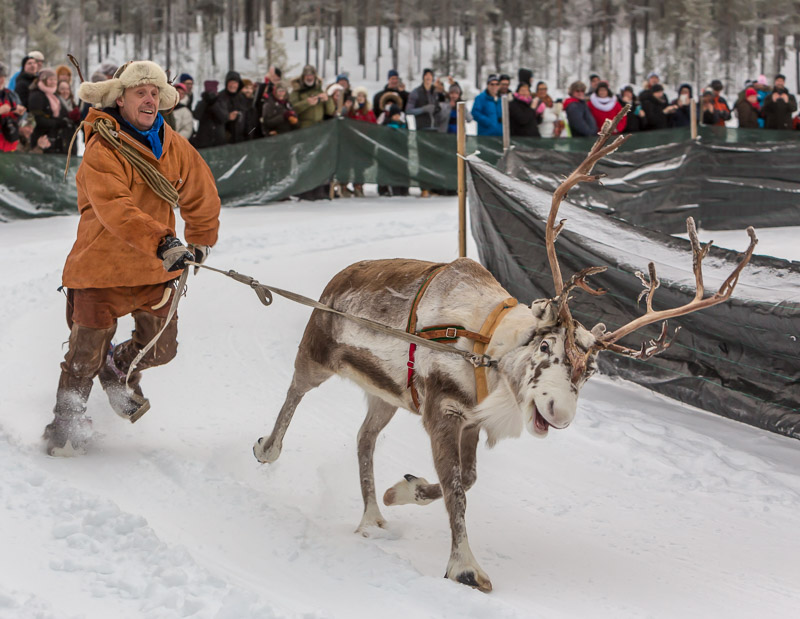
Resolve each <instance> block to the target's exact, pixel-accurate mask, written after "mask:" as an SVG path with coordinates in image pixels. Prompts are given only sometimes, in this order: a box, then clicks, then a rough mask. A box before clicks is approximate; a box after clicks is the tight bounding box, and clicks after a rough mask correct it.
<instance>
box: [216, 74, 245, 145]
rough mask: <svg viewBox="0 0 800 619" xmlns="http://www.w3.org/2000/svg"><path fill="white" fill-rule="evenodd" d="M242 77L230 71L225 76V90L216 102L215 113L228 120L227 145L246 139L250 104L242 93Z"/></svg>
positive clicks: (226, 123)
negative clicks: (247, 111)
mask: <svg viewBox="0 0 800 619" xmlns="http://www.w3.org/2000/svg"><path fill="white" fill-rule="evenodd" d="M242 86H243V82H242V77H241V76H240V75H239V73H237V72H236V71H228V74H227V75H226V76H225V89H224V90H223V91H222V92H220V93H219V94H218V95H217V97H216V99H215V100H214V104H213V107H214V108H215V111H216V112H217V113H218V114H219V115H220V116H224V117H225V118H226V120H225V143H226V144H236V143H238V142H242V141H244V140H245V139H246V137H245V112H246V110H247V107H248V104H247V100H246V99H245V97H244V95H243V94H242V93H241V90H242Z"/></svg>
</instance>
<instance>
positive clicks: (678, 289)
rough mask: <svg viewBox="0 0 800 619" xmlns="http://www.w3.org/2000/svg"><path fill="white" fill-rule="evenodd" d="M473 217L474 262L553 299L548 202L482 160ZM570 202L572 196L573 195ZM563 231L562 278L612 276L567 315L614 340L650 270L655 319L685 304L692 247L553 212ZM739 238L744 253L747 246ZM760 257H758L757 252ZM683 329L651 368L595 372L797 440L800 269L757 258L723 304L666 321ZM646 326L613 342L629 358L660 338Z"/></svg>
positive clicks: (577, 299)
mask: <svg viewBox="0 0 800 619" xmlns="http://www.w3.org/2000/svg"><path fill="white" fill-rule="evenodd" d="M468 169H469V185H468V195H469V201H470V218H471V226H472V234H473V236H474V238H475V240H476V242H477V245H478V251H479V254H480V259H481V262H482V263H483V264H484V265H486V266H487V268H489V270H490V271H491V272H492V273H493V274H494V275H495V276H496V277H497V278H498V280H499V281H500V282H501V283H502V284H503V286H505V287H506V289H507V290H508V291H509V292H511V294H513V295H514V296H516V297H517V298H518V299H519V300H520V301H523V302H526V303H530V302H531V301H532V300H534V299H538V298H543V297H551V296H552V295H553V294H554V290H553V281H552V276H551V274H550V268H549V263H548V261H547V255H546V250H545V241H544V232H545V221H546V219H547V214H548V213H549V209H550V202H551V198H552V195H551V193H550V192H546V191H544V190H540V189H538V188H536V187H533V186H531V185H529V184H527V183H524V182H521V181H519V180H517V179H514V178H511V177H509V176H507V175H505V174H503V173H501V172H499V171H498V170H496V169H495V168H493V167H492V166H489V165H487V164H485V163H483V162H480V161H476V160H470V161H468ZM570 195H571V194H570ZM559 217H560V218H566V219H567V224H566V228H565V229H564V231H563V232H562V233H561V234H560V236H559V239H558V244H557V249H558V255H559V260H560V263H561V268H562V272H563V276H564V278H565V279H567V278H568V277H569V276H570V275H572V273H574V272H576V271H578V270H580V269H582V268H584V267H587V266H594V265H606V266H608V267H609V269H608V271H606V272H605V273H601V274H598V275H596V276H594V277H593V278H592V283H593V285H596V286H599V287H602V288H604V289H606V290H608V291H609V292H608V293H607V294H606V295H604V296H602V297H593V296H590V295H588V294H585V293H581V292H580V291H579V292H577V293H576V294H575V295H574V300H573V301H572V302H571V304H570V307H572V308H574V309H573V313H574V315H575V317H576V318H577V319H578V320H580V321H581V322H582V323H583V324H585V325H587V326H588V327H590V328H591V326H593V325H594V324H596V323H598V322H603V323H605V324H606V326H607V327H608V328H609V329H610V330H613V329H615V328H617V327H619V326H621V325H622V324H625V323H627V322H629V321H630V320H632V319H634V318H635V317H637V316H639V315H641V314H643V313H644V307H643V306H638V305H637V303H636V299H637V297H638V295H639V292H640V291H641V290H642V287H641V283H640V282H639V280H638V279H637V278H636V277H635V276H634V275H633V273H634V272H635V271H637V270H640V271H644V272H647V263H648V262H649V261H651V260H652V261H653V262H654V263H655V265H656V268H657V272H658V276H659V278H660V280H661V287H660V288H659V289H658V291H657V292H656V297H655V302H654V305H655V307H656V308H657V309H662V308H667V307H677V306H679V305H683V304H685V303H687V302H689V301H690V300H691V298H693V297H694V284H695V279H694V273H693V271H692V254H691V248H690V245H689V242H688V241H686V240H683V239H679V238H674V237H671V236H668V235H664V234H660V233H657V232H653V231H651V230H647V229H643V228H638V227H635V226H631V225H629V224H627V223H625V222H622V221H618V220H615V219H613V218H609V217H605V216H603V215H602V214H599V213H596V212H591V211H588V210H586V209H583V208H580V207H577V206H574V205H572V204H570V203H567V202H564V203H562V206H561V210H560V211H559ZM748 240H749V239H748V237H747V234H746V233H745V232H744V230H743V231H742V239H741V249H742V250H744V249H745V248H746V247H747V244H748ZM756 251H758V248H756ZM737 258H738V254H737V253H736V252H735V251H729V250H725V249H719V248H714V249H712V250H711V252H710V253H709V255H708V257H707V258H706V260H705V261H704V278H705V287H706V290H707V294H711V293H712V292H713V291H715V290H716V289H717V288H718V287H719V285H720V284H721V282H722V281H724V279H725V278H726V277H727V276H728V274H729V273H730V272H731V271H732V270H733V268H734V266H735V265H736V264H737V262H738V260H737ZM676 326H680V327H681V331H680V333H679V335H678V337H677V339H676V341H675V343H674V344H673V345H672V347H670V348H669V349H668V350H667V351H665V352H664V353H662V354H661V355H659V356H657V357H655V358H652V359H650V360H648V361H636V360H633V359H629V358H627V357H623V356H620V355H616V354H613V353H610V352H604V353H601V354H600V369H601V371H602V372H604V373H606V374H610V375H612V376H620V377H623V378H626V379H629V380H632V381H634V382H636V383H639V384H642V385H645V386H647V387H648V388H650V389H653V390H655V391H656V392H659V393H662V394H664V395H667V396H670V397H673V398H676V399H678V400H680V401H682V402H686V403H689V404H692V405H695V406H698V407H699V408H703V409H705V410H708V411H712V412H714V413H717V414H720V415H723V416H725V417H729V418H731V419H736V420H738V421H742V422H745V423H748V424H751V425H754V426H758V427H761V428H765V429H768V430H771V431H774V432H779V433H782V434H786V435H788V436H792V437H795V438H800V264H799V263H796V262H789V261H785V260H778V259H775V258H769V257H764V256H754V257H753V259H752V260H751V262H750V264H749V265H748V266H747V267H746V268H745V270H744V272H743V273H742V275H741V278H740V281H739V284H738V286H737V288H736V290H735V292H734V294H733V297H732V298H731V299H730V300H729V301H728V302H726V303H724V304H721V305H717V306H714V307H712V308H709V309H705V310H702V311H699V312H696V313H693V314H689V315H687V316H682V317H680V318H677V319H674V320H671V321H670V331H672V329H674V328H675V327H676ZM659 329H660V327H659V325H650V326H648V327H646V328H644V329H642V330H641V331H639V332H637V333H635V334H632V335H630V336H628V337H627V338H625V339H623V341H622V342H621V343H622V344H624V345H627V346H630V347H633V348H638V347H639V344H640V343H641V342H642V341H643V340H645V339H648V338H653V337H656V336H657V335H658V332H659Z"/></svg>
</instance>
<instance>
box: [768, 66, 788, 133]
mask: <svg viewBox="0 0 800 619" xmlns="http://www.w3.org/2000/svg"><path fill="white" fill-rule="evenodd" d="M795 111H797V100H796V99H795V98H794V95H792V94H789V91H788V90H787V89H786V78H785V77H784V76H783V75H780V74H778V75H777V76H776V77H775V83H774V88H773V90H772V92H771V93H769V94H768V95H767V97H766V98H765V99H764V105H763V107H762V114H763V115H764V128H765V129H791V128H792V114H793V113H794V112H795Z"/></svg>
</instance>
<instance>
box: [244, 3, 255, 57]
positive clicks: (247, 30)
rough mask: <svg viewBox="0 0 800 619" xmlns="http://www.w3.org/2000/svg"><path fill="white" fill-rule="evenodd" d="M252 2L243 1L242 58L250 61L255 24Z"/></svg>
mask: <svg viewBox="0 0 800 619" xmlns="http://www.w3.org/2000/svg"><path fill="white" fill-rule="evenodd" d="M253 2H254V0H244V57H245V58H246V59H247V60H250V46H251V45H252V44H253V25H254V24H255V23H256V21H257V20H256V19H255V15H254V13H255V6H253Z"/></svg>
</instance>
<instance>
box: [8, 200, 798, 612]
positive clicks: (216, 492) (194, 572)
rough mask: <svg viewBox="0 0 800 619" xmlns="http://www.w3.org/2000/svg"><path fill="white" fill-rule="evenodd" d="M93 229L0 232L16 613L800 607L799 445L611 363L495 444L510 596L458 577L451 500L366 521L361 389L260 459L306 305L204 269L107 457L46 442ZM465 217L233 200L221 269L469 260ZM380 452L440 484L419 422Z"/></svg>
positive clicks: (492, 571)
mask: <svg viewBox="0 0 800 619" xmlns="http://www.w3.org/2000/svg"><path fill="white" fill-rule="evenodd" d="M76 224H77V219H76V218H72V217H68V218H51V219H47V220H39V221H26V222H17V223H13V224H5V225H2V226H0V264H2V267H0V269H2V275H3V276H2V278H0V294H2V298H3V303H2V304H0V351H1V352H2V354H0V393H2V394H3V396H2V400H0V471H2V477H0V529H1V530H2V531H3V537H2V539H3V543H2V549H1V550H0V617H2V618H3V619H5V618H6V617H9V618H11V617H13V618H15V619H16V618H23V619H27V618H34V617H35V618H50V617H52V618H59V619H60V618H62V617H67V618H74V617H75V618H76V617H85V618H95V617H97V618H104V619H105V618H108V617H147V618H162V617H163V618H172V617H197V618H206V617H208V618H218V619H248V618H259V619H261V618H270V617H306V618H316V617H319V618H329V617H342V618H347V619H350V618H353V617H364V618H367V617H369V618H372V617H398V618H399V617H403V618H406V617H410V616H413V617H476V618H478V617H480V618H484V617H492V618H494V617H509V618H522V617H589V616H591V617H622V616H625V617H631V616H633V617H676V616H680V617H721V616H724V617H754V616H765V617H766V616H769V617H790V616H795V613H796V609H797V606H798V603H800V587H798V584H797V583H798V582H800V561H798V559H797V557H798V556H800V536H798V535H797V526H798V518H797V514H798V512H800V443H798V442H797V441H793V440H790V439H787V438H783V437H780V436H776V435H772V434H769V433H766V432H762V431H759V430H757V429H754V428H751V427H748V426H745V425H742V424H737V423H735V422H732V421H729V420H727V419H724V418H722V417H717V416H714V415H711V414H708V413H705V412H702V411H697V410H695V409H692V408H689V407H685V406H682V405H679V404H676V403H674V402H672V401H670V400H666V399H664V398H661V397H659V396H656V395H653V394H651V393H649V392H647V391H645V390H644V389H641V388H639V387H636V386H633V385H629V384H627V383H623V382H612V381H610V380H608V379H604V378H594V379H592V380H591V381H590V382H589V384H588V385H587V386H586V387H585V388H584V390H583V392H582V394H581V400H580V404H579V411H578V415H577V417H576V420H575V422H574V423H573V424H572V426H571V427H570V428H569V429H568V430H565V431H560V432H554V431H551V432H550V436H549V437H548V438H547V439H546V440H543V441H537V440H534V439H533V438H532V437H529V436H524V437H523V438H521V439H519V440H515V441H504V442H501V443H500V444H499V445H498V446H497V447H496V448H495V449H493V450H488V449H486V448H485V447H484V446H483V445H482V446H481V447H479V453H478V460H479V466H478V483H477V484H476V486H475V487H474V488H473V489H472V490H471V491H470V493H469V507H468V510H467V521H468V527H469V532H470V540H471V545H472V548H473V550H474V552H475V554H476V556H477V558H478V560H479V561H480V563H481V565H482V567H483V568H484V569H485V570H486V571H487V572H488V574H489V575H490V577H491V578H492V581H493V584H494V587H495V591H494V592H493V593H492V594H490V595H484V594H481V593H477V592H475V591H472V590H470V589H468V588H466V587H463V586H460V585H456V584H454V583H452V582H450V581H447V580H445V579H443V578H442V574H443V573H444V568H445V566H446V563H447V557H448V551H449V543H450V532H449V527H448V522H447V517H446V514H445V511H444V506H443V504H442V503H441V502H436V503H434V504H431V505H429V506H426V507H418V506H400V507H394V508H388V507H382V512H383V515H384V517H386V519H387V520H388V521H389V525H388V528H387V529H386V530H381V531H376V533H375V535H374V536H373V537H371V538H368V539H365V538H363V537H361V536H357V535H354V534H353V531H354V530H355V528H356V526H357V525H358V522H359V520H360V517H361V495H360V490H359V485H358V469H357V462H356V454H355V442H356V434H357V432H358V428H359V426H360V424H361V421H362V420H363V415H364V413H365V403H364V397H363V395H362V394H361V393H360V392H359V391H358V389H356V388H355V387H354V386H353V385H351V384H349V383H346V382H344V381H341V380H339V379H337V378H334V379H331V380H330V381H329V382H328V383H326V384H324V385H323V386H322V387H320V388H319V389H317V390H315V391H312V392H311V393H309V394H308V395H307V396H306V398H305V400H304V401H303V402H302V403H301V404H300V406H299V408H298V411H297V415H296V417H295V420H294V422H293V425H292V427H291V428H290V429H289V432H288V434H287V437H286V441H285V443H284V449H283V453H282V456H281V458H280V460H278V461H277V462H276V463H275V464H273V465H259V464H258V463H257V462H256V460H255V459H254V458H253V455H252V453H251V445H252V443H253V441H254V440H255V439H256V438H257V437H258V436H262V435H264V434H266V433H268V432H269V431H270V430H271V427H272V423H273V421H274V418H275V415H276V414H277V411H278V409H279V407H280V405H281V403H282V401H283V397H284V394H285V390H286V387H287V386H288V383H289V380H290V378H291V370H292V362H293V360H294V354H295V351H296V348H297V344H298V343H299V341H300V337H301V335H302V331H303V328H304V326H305V322H306V320H307V319H308V315H309V313H310V310H309V309H308V308H305V307H301V306H298V305H294V304H292V303H290V302H288V301H286V300H284V299H280V298H277V299H276V300H275V303H274V304H273V305H272V306H271V307H270V308H264V307H263V306H262V305H261V304H260V303H259V302H258V300H257V298H256V297H255V295H254V294H253V293H252V291H250V290H249V289H247V288H246V287H244V286H241V285H239V284H236V283H234V282H232V281H231V280H228V279H226V278H223V277H221V276H218V275H215V274H213V273H202V274H201V275H199V276H197V277H192V278H190V289H189V294H188V296H187V298H186V299H184V300H183V301H182V303H181V307H180V309H179V314H180V323H179V324H180V334H179V341H180V348H179V352H178V357H177V358H176V359H175V360H174V361H173V362H172V363H171V364H170V365H168V366H166V367H164V368H157V369H154V370H151V371H148V372H147V373H146V374H145V379H144V383H143V386H144V389H145V392H146V393H147V395H148V397H149V398H150V399H151V401H152V403H153V409H152V410H151V411H150V412H148V413H147V415H145V416H144V417H143V418H142V419H141V421H139V422H138V423H137V424H135V425H133V426H132V425H130V424H127V423H125V422H124V421H122V420H120V419H119V418H118V417H117V416H116V415H114V414H113V412H111V410H110V409H109V408H108V404H107V402H106V401H105V396H104V394H103V392H102V390H101V389H100V388H99V386H98V387H96V389H95V392H94V393H93V394H92V397H91V399H90V402H89V412H90V414H91V416H92V418H93V421H94V427H95V430H96V432H97V437H96V440H95V442H94V444H93V446H92V448H91V450H90V453H89V454H87V455H86V456H84V457H82V458H75V459H65V460H61V459H53V458H47V457H46V456H45V455H44V453H43V448H42V444H41V440H40V436H41V432H42V429H43V427H44V425H45V424H46V423H47V421H48V420H49V417H50V415H51V413H50V410H51V409H52V405H53V400H54V395H55V387H56V383H57V379H58V363H59V362H60V360H61V357H62V355H63V350H62V348H61V344H62V342H63V341H64V340H65V339H66V337H67V330H66V326H65V324H64V319H63V311H64V308H63V297H62V296H60V295H59V293H58V292H57V291H56V288H57V286H58V285H59V283H60V271H61V266H62V264H63V260H64V257H65V256H66V253H67V252H68V250H69V248H70V246H71V243H72V239H73V235H74V229H75V226H76ZM456 227H457V223H456V212H455V199H454V198H446V199H445V198H442V199H433V200H419V199H415V198H404V199H397V198H396V199H380V200H379V199H368V200H340V201H336V202H334V203H328V202H324V203H315V204H309V203H285V204H280V205H276V206H271V207H253V208H247V209H228V210H225V211H224V212H223V220H222V229H221V237H220V238H221V242H220V244H219V246H218V247H217V248H215V250H214V252H213V253H212V254H211V257H210V260H209V264H211V265H213V266H217V267H220V268H225V269H228V268H233V269H236V270H238V271H240V272H242V273H246V274H248V275H252V276H253V277H255V278H256V279H259V280H260V281H262V282H264V283H269V284H274V285H276V286H280V287H283V288H288V289H291V290H294V291H297V292H299V293H301V294H305V295H308V296H311V297H318V295H319V294H320V292H321V291H322V288H323V287H324V285H325V283H326V282H327V281H328V279H330V277H331V276H332V275H334V274H335V273H336V272H337V271H339V270H340V269H341V268H343V267H344V266H346V265H348V264H350V263H352V262H355V261H357V260H362V259H367V258H385V257H396V256H406V257H417V258H423V259H431V260H442V261H446V260H450V259H452V258H454V257H455V253H456V248H457V240H456V234H455V230H456ZM796 232H797V229H784V230H782V231H781V230H778V231H775V232H774V236H775V244H776V245H772V246H779V247H781V248H784V247H789V245H790V242H788V239H789V238H790V237H791V238H793V239H796ZM759 236H760V237H761V238H762V239H763V240H762V244H761V245H759V249H760V250H762V251H764V253H767V248H768V247H770V231H768V230H765V231H759ZM791 243H794V242H793V241H791ZM762 246H763V249H762ZM471 251H472V253H471V255H472V256H475V255H476V254H475V252H474V248H473V249H472V250H471ZM781 251H783V249H781ZM785 257H790V258H791V257H794V258H795V259H796V258H797V256H785ZM131 326H132V321H130V320H129V319H125V320H122V321H120V326H119V329H118V334H117V339H118V340H122V339H124V338H125V337H126V336H127V332H128V331H129V330H130V328H131ZM375 467H376V485H377V489H378V492H379V495H380V494H381V493H382V492H383V490H385V489H386V488H388V487H389V486H391V485H392V484H394V483H395V482H397V481H399V480H400V479H401V477H402V475H403V474H405V473H413V474H415V475H420V476H424V477H427V478H428V479H435V477H436V476H435V473H434V471H433V463H432V459H431V456H430V448H429V443H428V439H427V437H426V435H425V433H424V431H423V429H422V427H421V424H420V421H419V419H418V418H417V417H415V416H412V415H410V414H409V413H407V412H404V411H399V412H398V414H397V416H396V417H395V419H394V420H393V421H392V422H391V423H390V424H389V426H388V427H387V429H386V431H385V432H384V433H383V434H382V435H381V437H380V438H379V440H378V446H377V449H376V458H375Z"/></svg>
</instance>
